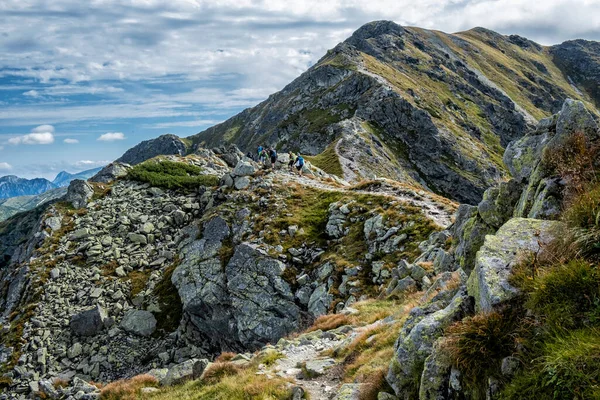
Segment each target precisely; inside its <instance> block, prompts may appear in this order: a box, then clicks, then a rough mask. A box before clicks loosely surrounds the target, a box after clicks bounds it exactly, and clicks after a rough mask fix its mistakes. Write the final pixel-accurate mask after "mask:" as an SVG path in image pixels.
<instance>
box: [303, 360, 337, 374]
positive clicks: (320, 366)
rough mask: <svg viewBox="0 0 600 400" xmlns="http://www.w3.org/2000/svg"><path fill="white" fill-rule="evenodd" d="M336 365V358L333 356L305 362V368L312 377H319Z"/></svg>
mask: <svg viewBox="0 0 600 400" xmlns="http://www.w3.org/2000/svg"><path fill="white" fill-rule="evenodd" d="M334 365H335V360H334V359H333V358H324V359H317V360H309V361H307V362H306V364H305V369H306V372H307V373H308V375H309V376H310V377H317V376H321V375H323V374H325V372H326V371H327V370H328V369H329V368H331V367H333V366H334Z"/></svg>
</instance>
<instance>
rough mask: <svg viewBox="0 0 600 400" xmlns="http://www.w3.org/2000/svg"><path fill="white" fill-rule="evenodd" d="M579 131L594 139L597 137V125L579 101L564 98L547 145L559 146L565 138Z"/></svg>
mask: <svg viewBox="0 0 600 400" xmlns="http://www.w3.org/2000/svg"><path fill="white" fill-rule="evenodd" d="M579 132H580V133H583V134H584V135H585V136H586V137H588V138H590V139H595V138H597V137H598V125H597V124H596V121H595V120H594V117H592V114H590V112H589V111H588V110H587V109H586V108H585V105H584V104H583V103H582V102H581V101H579V100H573V99H566V100H565V102H564V103H563V106H562V108H561V110H560V113H559V115H558V120H557V121H556V135H555V136H554V137H553V138H552V139H551V140H550V143H548V146H560V145H562V144H563V143H564V141H565V139H566V138H568V137H569V136H571V135H573V134H574V133H579Z"/></svg>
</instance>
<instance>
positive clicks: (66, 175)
mask: <svg viewBox="0 0 600 400" xmlns="http://www.w3.org/2000/svg"><path fill="white" fill-rule="evenodd" d="M101 169H102V167H98V168H93V169H88V170H86V171H81V172H77V173H74V174H72V173H70V172H67V171H61V172H59V173H58V175H56V178H54V180H53V181H52V183H53V184H54V185H56V186H58V187H63V186H69V183H71V181H73V180H75V179H83V180H87V179H89V178H91V177H92V176H94V175H96V173H98V171H100V170H101Z"/></svg>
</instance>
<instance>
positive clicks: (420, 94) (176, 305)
mask: <svg viewBox="0 0 600 400" xmlns="http://www.w3.org/2000/svg"><path fill="white" fill-rule="evenodd" d="M596 45H597V44H593V43H592V44H589V43H587V42H574V43H567V44H562V45H559V46H555V47H551V48H548V47H543V46H540V45H538V44H536V43H534V42H532V41H529V40H527V39H525V38H522V37H519V36H502V35H499V34H496V33H494V32H491V31H488V30H485V29H482V28H476V29H473V30H471V31H467V32H462V33H457V34H453V35H448V34H444V33H441V32H434V31H427V30H423V29H418V28H405V27H400V26H398V25H396V24H394V23H392V22H386V21H380V22H373V23H370V24H367V25H365V26H363V27H362V28H360V29H359V30H358V31H356V32H355V33H354V34H353V35H352V36H351V37H350V38H348V39H347V40H346V41H344V42H343V43H340V44H339V45H338V46H336V47H335V48H334V49H333V50H330V51H329V52H328V53H327V54H326V55H325V56H324V57H323V58H322V59H321V60H320V61H319V63H318V64H316V65H315V66H313V67H312V68H310V69H309V70H308V71H307V72H305V73H304V74H303V75H301V76H300V77H299V78H298V79H297V80H295V81H294V82H292V83H291V84H290V85H288V86H287V87H286V88H284V89H283V90H282V91H281V92H279V93H276V94H274V95H272V96H270V97H269V99H267V100H266V101H265V102H263V103H261V104H259V105H258V106H256V107H254V108H251V109H248V110H245V111H244V112H242V113H241V114H239V115H237V116H235V117H233V118H232V119H230V120H228V121H226V122H224V123H222V124H220V125H217V126H215V127H213V128H210V129H209V130H207V131H205V132H201V133H199V134H198V135H195V136H192V137H190V138H186V139H180V138H178V137H176V136H174V135H166V136H162V137H160V138H158V139H154V140H150V141H147V142H143V143H141V144H140V145H138V146H136V147H134V148H133V149H131V150H129V151H127V152H126V153H125V154H124V155H123V156H122V157H121V158H119V159H118V160H116V161H115V162H113V163H111V164H109V165H108V166H106V167H105V168H103V169H102V170H101V171H98V172H97V173H96V174H95V175H94V176H93V177H91V178H90V179H88V180H83V179H75V180H73V181H72V182H71V183H70V184H69V186H68V189H67V190H66V193H61V194H60V196H57V198H53V199H52V200H51V201H49V202H45V203H44V204H42V205H39V206H37V207H35V208H33V209H32V210H30V211H27V212H23V213H19V214H16V215H14V216H11V217H10V218H8V219H7V220H6V221H3V222H2V223H0V251H1V252H2V259H1V260H0V333H1V336H0V399H2V400H8V399H19V400H21V399H34V398H40V399H48V398H50V399H77V400H79V399H120V398H123V399H136V398H139V399H175V398H190V399H248V398H251V399H254V398H256V399H293V400H299V399H303V398H310V399H313V400H315V399H337V400H345V399H367V400H371V399H373V400H375V399H377V400H382V399H384V400H386V399H387V400H394V399H395V400H398V399H406V400H409V399H421V400H429V399H431V400H433V399H436V400H437V399H457V400H458V399H483V398H486V399H522V398H523V399H534V398H536V399H539V398H560V399H567V398H568V399H592V398H600V389H598V381H599V380H600V376H599V375H598V371H599V370H600V363H599V362H598V359H597V354H598V351H600V341H599V340H598V338H599V335H598V329H600V324H599V322H598V321H599V320H600V319H599V318H598V316H599V315H600V309H599V308H598V304H600V291H599V290H598V287H600V286H599V284H600V272H599V270H598V267H597V260H598V243H599V242H600V234H599V233H598V215H597V210H598V209H599V207H600V200H599V199H600V196H599V193H600V188H599V186H598V176H600V165H598V161H597V160H598V149H600V131H599V129H598V122H597V121H598V111H597V110H596V109H595V108H594V104H595V103H594V102H596V101H597V93H596V91H595V90H596V89H597V84H598V81H597V79H596V78H597V75H594V74H595V72H594V71H596V70H597V67H598V65H597V64H595V63H596V58H595V57H594V55H593V49H594V48H595V47H594V46H596ZM590 49H592V50H590ZM570 74H574V76H573V77H571V76H570ZM590 82H592V83H590ZM594 83H595V84H596V86H594ZM258 144H266V145H272V146H276V148H277V149H278V150H279V153H280V154H279V157H278V159H277V160H276V162H275V163H274V164H271V163H270V162H267V163H266V164H263V163H258V162H256V161H255V160H254V157H249V156H248V153H251V154H250V155H251V156H253V155H254V152H255V147H256V146H257V145H258ZM287 151H294V152H298V151H299V152H301V153H302V154H303V155H306V157H305V159H306V163H305V164H304V166H302V167H299V169H300V170H301V171H300V172H302V174H299V173H298V172H299V171H297V170H296V168H292V170H290V169H289V167H288V162H289V161H290V160H289V155H288V153H287ZM460 202H462V203H463V204H460Z"/></svg>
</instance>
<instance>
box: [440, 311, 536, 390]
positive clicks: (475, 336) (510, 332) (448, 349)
mask: <svg viewBox="0 0 600 400" xmlns="http://www.w3.org/2000/svg"><path fill="white" fill-rule="evenodd" d="M519 311H520V310H519V309H518V308H512V307H508V308H506V309H504V310H500V311H493V312H490V313H481V314H476V315H474V316H472V317H467V318H465V319H463V320H462V321H459V322H457V323H455V324H453V325H451V326H450V327H449V328H448V329H447V331H446V335H445V342H444V344H443V346H442V347H443V349H444V351H445V353H446V355H447V356H448V357H449V360H450V361H451V363H452V364H453V365H454V366H455V367H457V368H458V369H459V370H460V371H461V374H462V375H463V379H462V380H463V382H464V383H466V385H467V386H468V387H469V388H470V389H471V390H472V391H473V392H474V393H477V394H478V395H479V396H480V397H483V398H484V397H485V396H484V393H485V389H486V385H487V378H488V377H489V376H493V375H496V374H497V371H498V370H499V368H500V365H501V361H502V359H503V358H504V357H507V356H510V355H512V354H513V353H514V352H515V351H516V348H517V344H518V341H519V340H520V338H522V337H523V336H524V335H527V334H528V332H527V330H526V328H527V323H525V320H524V318H522V317H520V316H519Z"/></svg>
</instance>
